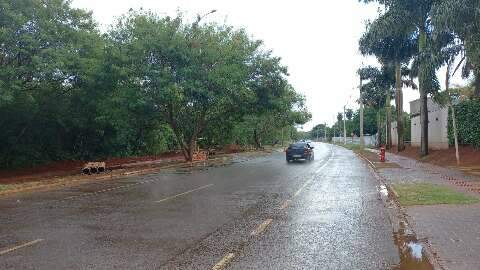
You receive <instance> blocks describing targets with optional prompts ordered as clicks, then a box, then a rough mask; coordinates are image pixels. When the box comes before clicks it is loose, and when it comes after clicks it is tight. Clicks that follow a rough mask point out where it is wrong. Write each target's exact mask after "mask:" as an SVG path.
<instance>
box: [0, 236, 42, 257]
mask: <svg viewBox="0 0 480 270" xmlns="http://www.w3.org/2000/svg"><path fill="white" fill-rule="evenodd" d="M42 241H43V239H37V240H33V241H30V242H27V243H24V244H21V245H18V246H15V247H11V248H7V249H4V250H2V251H0V255H4V254H7V253H9V252H12V251H15V250H17V249H21V248H24V247H28V246H32V245H35V244H36V243H39V242H42Z"/></svg>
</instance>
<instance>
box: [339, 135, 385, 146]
mask: <svg viewBox="0 0 480 270" xmlns="http://www.w3.org/2000/svg"><path fill="white" fill-rule="evenodd" d="M363 138H364V139H365V145H366V146H375V143H376V141H377V139H376V137H375V136H373V135H372V136H363ZM332 142H334V143H343V142H344V138H343V137H333V138H332ZM347 143H349V144H360V137H347Z"/></svg>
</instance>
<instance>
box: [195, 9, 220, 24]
mask: <svg viewBox="0 0 480 270" xmlns="http://www.w3.org/2000/svg"><path fill="white" fill-rule="evenodd" d="M215 12H217V10H216V9H212V10H210V11H209V12H207V13H205V14H203V15H200V14H197V20H196V21H195V22H194V23H193V25H192V26H193V27H197V26H198V24H199V23H200V21H201V20H202V19H203V18H205V17H207V16H208V15H210V14H212V13H215Z"/></svg>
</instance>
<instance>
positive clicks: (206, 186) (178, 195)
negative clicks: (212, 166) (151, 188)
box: [155, 184, 213, 203]
mask: <svg viewBox="0 0 480 270" xmlns="http://www.w3.org/2000/svg"><path fill="white" fill-rule="evenodd" d="M211 186H213V184H209V185H205V186H201V187H198V188H195V189H192V190H189V191H185V192H182V193H179V194H177V195H173V196H170V197H167V198H165V199H161V200H159V201H155V202H156V203H161V202H165V201H168V200H171V199H175V198H177V197H180V196H183V195H187V194H190V193H192V192H195V191H198V190H201V189H204V188H208V187H211Z"/></svg>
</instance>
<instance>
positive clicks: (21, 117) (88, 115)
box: [0, 0, 104, 167]
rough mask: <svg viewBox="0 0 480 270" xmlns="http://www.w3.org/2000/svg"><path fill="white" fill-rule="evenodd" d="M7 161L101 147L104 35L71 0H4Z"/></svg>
mask: <svg viewBox="0 0 480 270" xmlns="http://www.w3.org/2000/svg"><path fill="white" fill-rule="evenodd" d="M0 29H1V30H0V40H1V41H0V128H1V130H2V132H1V133H0V141H2V144H1V146H0V164H1V166H2V167H11V166H19V165H31V164H35V163H39V162H45V161H48V160H59V159H66V158H82V157H84V156H88V155H89V153H91V152H92V151H94V149H95V148H98V144H99V143H98V142H99V140H101V138H102V136H101V134H100V133H99V130H101V128H99V127H98V126H96V119H95V112H96V110H97V104H96V101H98V100H101V99H102V97H103V93H101V92H99V91H96V88H97V87H98V83H97V82H98V80H97V79H99V76H100V74H101V63H102V62H103V47H104V43H103V40H102V38H101V36H100V34H99V33H98V31H97V30H96V28H95V23H94V22H93V20H92V18H91V15H90V14H89V13H87V12H85V11H83V10H79V9H73V8H71V7H70V6H69V3H68V2H65V1H61V0H55V1H53V0H52V1H33V0H20V1H5V0H0Z"/></svg>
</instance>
